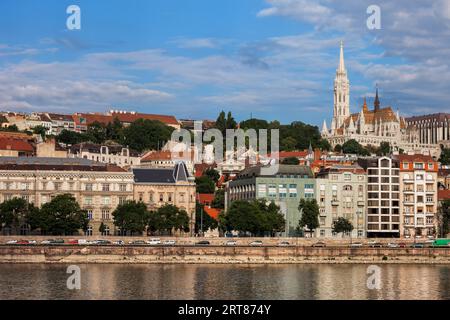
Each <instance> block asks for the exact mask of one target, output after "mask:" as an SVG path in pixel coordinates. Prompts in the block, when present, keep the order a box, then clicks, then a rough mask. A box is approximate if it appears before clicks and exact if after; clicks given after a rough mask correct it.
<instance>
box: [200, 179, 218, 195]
mask: <svg viewBox="0 0 450 320" xmlns="http://www.w3.org/2000/svg"><path fill="white" fill-rule="evenodd" d="M195 185H196V190H197V193H214V191H215V190H216V185H215V183H214V181H213V180H212V179H211V178H210V177H209V176H201V177H198V178H195Z"/></svg>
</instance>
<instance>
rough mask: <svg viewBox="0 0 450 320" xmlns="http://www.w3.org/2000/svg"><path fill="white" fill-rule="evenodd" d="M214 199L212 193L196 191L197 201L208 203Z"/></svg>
mask: <svg viewBox="0 0 450 320" xmlns="http://www.w3.org/2000/svg"><path fill="white" fill-rule="evenodd" d="M213 200H214V193H198V194H197V201H198V202H199V203H201V204H208V205H210V204H211V203H212V202H213Z"/></svg>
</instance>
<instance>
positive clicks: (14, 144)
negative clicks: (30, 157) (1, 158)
mask: <svg viewBox="0 0 450 320" xmlns="http://www.w3.org/2000/svg"><path fill="white" fill-rule="evenodd" d="M0 150H14V151H24V152H33V151H34V148H33V146H32V145H31V144H30V143H29V142H28V141H26V140H22V139H12V138H2V137H0Z"/></svg>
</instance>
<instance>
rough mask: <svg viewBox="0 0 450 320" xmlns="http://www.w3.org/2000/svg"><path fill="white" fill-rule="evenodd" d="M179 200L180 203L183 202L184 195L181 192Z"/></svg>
mask: <svg viewBox="0 0 450 320" xmlns="http://www.w3.org/2000/svg"><path fill="white" fill-rule="evenodd" d="M152 196H153V194H152ZM179 198H180V202H185V199H184V193H183V192H182V193H180V196H179Z"/></svg>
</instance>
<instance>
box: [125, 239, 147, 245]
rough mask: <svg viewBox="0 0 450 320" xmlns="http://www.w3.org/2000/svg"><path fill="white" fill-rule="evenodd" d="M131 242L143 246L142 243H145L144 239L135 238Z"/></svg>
mask: <svg viewBox="0 0 450 320" xmlns="http://www.w3.org/2000/svg"><path fill="white" fill-rule="evenodd" d="M129 244H132V245H139V246H141V245H144V244H145V241H144V240H133V241H130V242H129Z"/></svg>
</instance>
